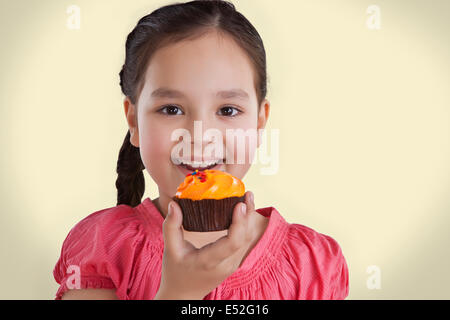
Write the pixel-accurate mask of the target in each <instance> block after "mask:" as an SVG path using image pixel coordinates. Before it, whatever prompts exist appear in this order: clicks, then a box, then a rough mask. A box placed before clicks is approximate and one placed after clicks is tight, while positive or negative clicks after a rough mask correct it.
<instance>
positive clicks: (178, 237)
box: [163, 201, 183, 255]
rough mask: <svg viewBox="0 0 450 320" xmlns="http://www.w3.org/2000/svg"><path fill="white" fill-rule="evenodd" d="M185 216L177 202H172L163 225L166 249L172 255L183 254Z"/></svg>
mask: <svg viewBox="0 0 450 320" xmlns="http://www.w3.org/2000/svg"><path fill="white" fill-rule="evenodd" d="M182 223H183V215H182V213H181V209H180V207H179V206H178V204H177V203H176V202H175V201H170V202H169V206H168V214H167V216H166V218H165V220H164V223H163V236H164V247H165V248H167V250H168V252H170V254H172V255H177V254H179V253H181V251H182V247H183V230H182V228H181V225H182Z"/></svg>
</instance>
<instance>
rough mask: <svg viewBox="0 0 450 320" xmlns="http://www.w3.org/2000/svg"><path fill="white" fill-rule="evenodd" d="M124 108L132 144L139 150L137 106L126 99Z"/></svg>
mask: <svg viewBox="0 0 450 320" xmlns="http://www.w3.org/2000/svg"><path fill="white" fill-rule="evenodd" d="M123 106H124V108H125V117H126V118H127V123H128V128H129V130H130V143H131V144H132V145H133V146H135V147H136V148H139V130H138V125H137V112H136V106H135V105H134V104H132V103H131V100H130V98H128V97H126V98H125V100H124V102H123Z"/></svg>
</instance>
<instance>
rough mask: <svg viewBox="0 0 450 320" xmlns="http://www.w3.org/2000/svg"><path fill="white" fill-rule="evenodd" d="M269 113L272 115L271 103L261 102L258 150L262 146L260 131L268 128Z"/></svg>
mask: <svg viewBox="0 0 450 320" xmlns="http://www.w3.org/2000/svg"><path fill="white" fill-rule="evenodd" d="M269 113H270V102H269V100H267V99H264V100H263V101H262V102H261V106H260V108H259V114H258V126H257V130H258V148H259V146H260V145H261V142H262V141H261V133H260V129H261V131H262V129H264V128H265V127H266V123H267V120H268V119H269Z"/></svg>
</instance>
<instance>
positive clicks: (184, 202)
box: [172, 195, 245, 232]
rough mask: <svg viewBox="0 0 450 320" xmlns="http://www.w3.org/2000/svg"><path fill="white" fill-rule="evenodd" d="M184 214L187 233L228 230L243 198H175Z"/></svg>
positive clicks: (184, 225)
mask: <svg viewBox="0 0 450 320" xmlns="http://www.w3.org/2000/svg"><path fill="white" fill-rule="evenodd" d="M172 199H173V200H175V201H176V202H177V203H178V204H179V206H180V207H181V211H182V212H183V228H184V230H186V231H197V232H209V231H221V230H225V229H228V228H229V227H230V225H231V221H232V218H233V209H234V206H235V205H236V204H237V203H238V202H245V201H244V199H245V195H243V196H242V197H229V198H225V199H220V200H216V199H203V200H191V199H180V198H178V197H173V198H172Z"/></svg>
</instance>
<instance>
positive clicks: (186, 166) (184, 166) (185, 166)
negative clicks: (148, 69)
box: [177, 159, 225, 175]
mask: <svg viewBox="0 0 450 320" xmlns="http://www.w3.org/2000/svg"><path fill="white" fill-rule="evenodd" d="M224 163H225V159H220V160H212V161H204V162H201V163H200V162H191V161H183V160H181V163H180V164H179V165H177V168H178V169H179V170H180V171H181V172H182V173H183V174H184V175H187V174H192V172H194V171H195V170H198V171H204V170H221V169H222V166H223V165H224Z"/></svg>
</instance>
